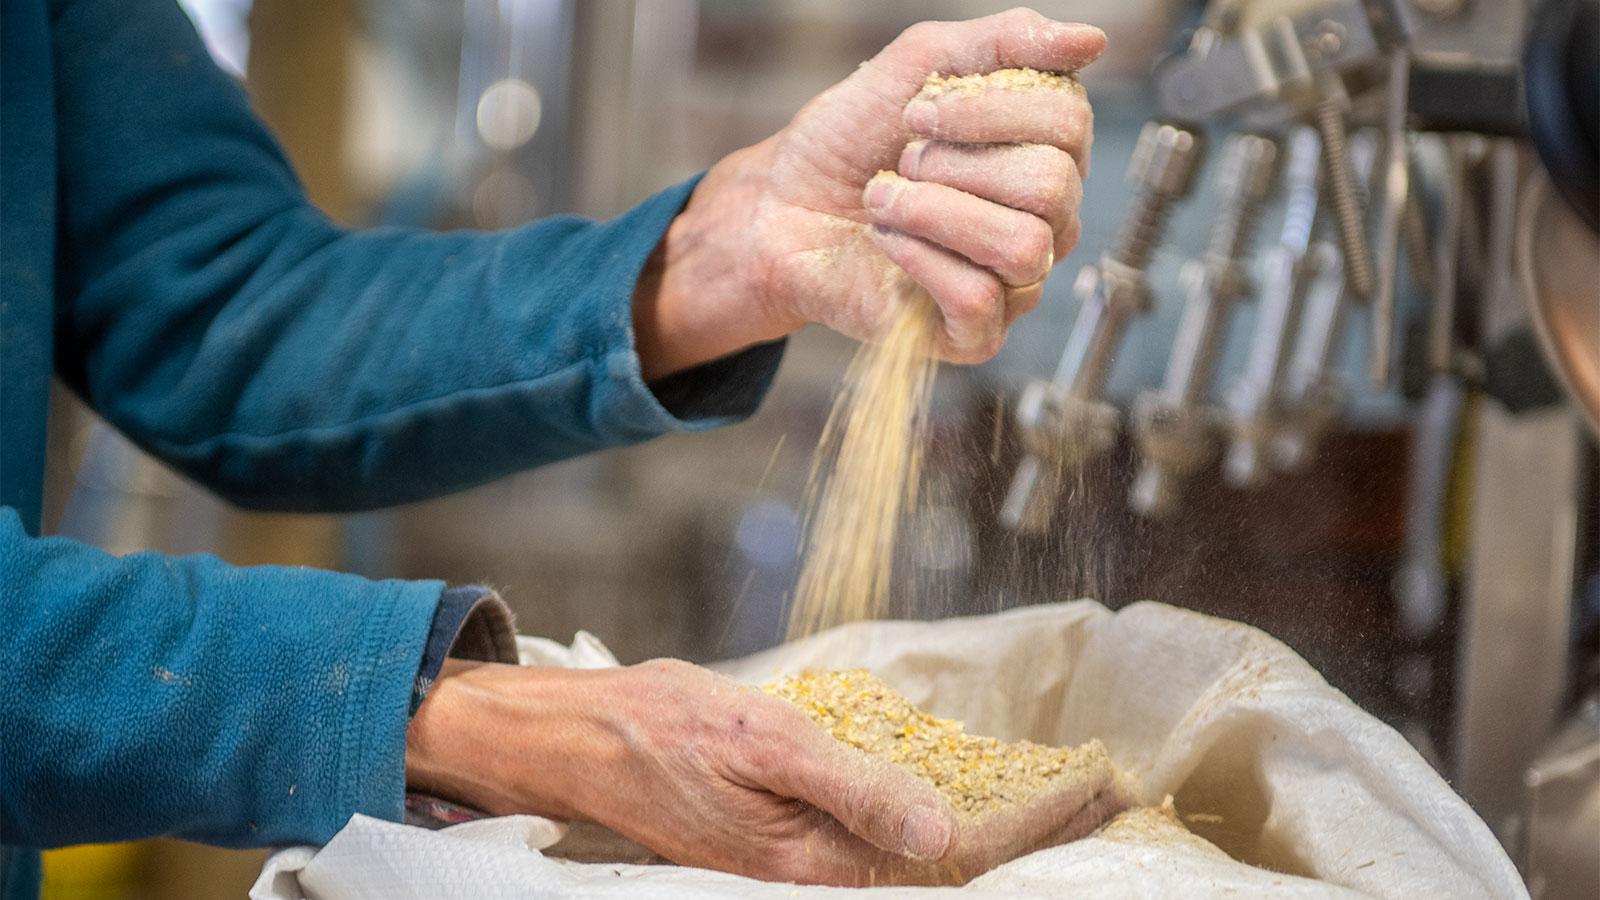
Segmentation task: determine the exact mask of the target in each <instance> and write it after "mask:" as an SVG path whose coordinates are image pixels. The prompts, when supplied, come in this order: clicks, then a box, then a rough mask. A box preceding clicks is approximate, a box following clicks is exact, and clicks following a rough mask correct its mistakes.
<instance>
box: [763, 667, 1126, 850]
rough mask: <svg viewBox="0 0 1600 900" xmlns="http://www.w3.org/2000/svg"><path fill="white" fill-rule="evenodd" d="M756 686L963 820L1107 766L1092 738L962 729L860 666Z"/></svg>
mask: <svg viewBox="0 0 1600 900" xmlns="http://www.w3.org/2000/svg"><path fill="white" fill-rule="evenodd" d="M763 690H765V691H766V692H768V693H770V694H773V695H775V696H778V697H781V698H783V699H784V700H787V701H789V702H790V703H792V704H794V705H795V706H797V707H799V708H800V710H801V711H802V712H804V713H805V714H806V715H807V716H809V717H810V718H811V719H812V720H813V721H815V722H816V723H817V724H818V725H820V726H822V729H823V730H824V731H827V732H828V733H829V734H831V735H833V736H834V737H835V738H836V739H838V740H840V741H843V742H844V743H846V744H849V745H850V746H852V747H855V748H856V749H858V750H861V751H863V752H865V753H867V754H868V755H870V756H874V757H877V758H879V759H886V760H888V761H890V762H892V763H895V764H897V765H900V766H902V767H904V768H905V769H907V770H909V771H910V772H911V773H912V774H913V775H916V776H917V777H918V778H921V779H922V780H924V781H926V782H928V783H929V784H931V785H933V787H934V788H935V789H936V790H938V791H939V793H941V794H943V795H944V797H945V798H946V799H948V800H949V801H950V805H951V806H953V807H955V809H956V812H957V813H958V814H959V815H960V816H961V817H962V818H965V819H980V818H983V817H985V816H987V815H990V814H992V813H995V812H999V811H1001V810H1004V809H1009V808H1013V807H1018V806H1025V805H1027V804H1028V803H1030V802H1031V801H1033V800H1036V799H1038V798H1040V797H1042V796H1045V795H1047V794H1050V793H1052V792H1053V791H1056V790H1062V789H1066V788H1068V787H1071V786H1072V785H1075V784H1078V783H1080V782H1081V781H1082V779H1083V778H1084V777H1085V775H1086V773H1090V772H1093V771H1096V770H1098V769H1102V768H1104V767H1106V766H1108V765H1109V762H1108V760H1107V759H1106V752H1105V748H1104V747H1102V746H1101V745H1100V742H1099V741H1091V742H1089V743H1088V744H1085V745H1084V746H1082V747H1078V748H1076V749H1067V748H1063V747H1047V746H1044V745H1043V744H1035V743H1033V742H1031V741H1017V742H1016V743H1007V742H1005V741H1001V740H999V739H997V738H992V737H980V736H978V735H972V734H967V732H966V730H965V727H964V726H963V725H962V723H961V722H958V721H956V720H954V719H940V718H935V717H934V716H931V715H929V714H928V713H925V712H923V711H922V710H920V709H918V708H917V707H915V706H913V705H912V703H911V701H909V700H907V699H906V698H905V697H904V696H903V695H902V694H900V693H899V692H898V691H896V690H894V689H893V688H891V687H889V686H888V685H887V684H885V683H884V682H883V680H882V679H880V678H878V677H877V676H876V675H873V674H872V673H871V672H868V671H867V670H865V669H852V670H848V671H839V672H815V671H811V672H806V673H804V674H802V675H798V676H796V677H793V678H789V679H786V680H784V681H782V682H779V683H776V684H769V685H766V686H765V687H764V688H763Z"/></svg>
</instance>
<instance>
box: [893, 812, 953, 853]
mask: <svg viewBox="0 0 1600 900" xmlns="http://www.w3.org/2000/svg"><path fill="white" fill-rule="evenodd" d="M950 835H951V827H950V817H949V816H947V815H944V814H943V813H942V812H940V811H939V810H935V809H931V808H929V807H926V806H913V807H911V809H910V810H909V811H908V812H907V813H906V817H905V818H904V819H903V820H901V822H900V840H901V841H902V842H903V843H904V844H905V848H906V853H908V854H910V855H911V856H914V857H916V858H918V859H938V858H939V857H941V856H944V853H945V851H946V850H948V849H950Z"/></svg>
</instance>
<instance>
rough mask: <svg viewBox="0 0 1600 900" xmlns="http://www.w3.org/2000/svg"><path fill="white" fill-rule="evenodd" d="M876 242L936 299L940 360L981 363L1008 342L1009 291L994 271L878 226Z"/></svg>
mask: <svg viewBox="0 0 1600 900" xmlns="http://www.w3.org/2000/svg"><path fill="white" fill-rule="evenodd" d="M872 240H873V242H874V243H876V244H877V245H878V249H879V250H881V251H883V255H884V256H887V257H889V259H890V261H891V262H893V263H894V264H895V265H897V266H899V267H900V268H901V269H904V270H905V273H906V274H907V275H910V276H911V277H912V279H914V280H915V281H916V282H917V283H918V284H920V285H922V286H923V287H924V288H926V289H927V291H928V293H929V294H931V295H932V296H933V302H934V303H936V304H937V305H938V307H939V317H940V320H941V322H940V328H941V334H940V336H939V347H938V350H939V355H940V356H941V357H942V358H944V359H947V360H949V361H950V362H954V363H980V362H983V361H984V360H987V359H989V358H990V357H992V356H994V355H995V354H996V353H999V352H1000V347H1001V346H1002V345H1004V343H1005V337H1006V328H1005V314H1006V313H1005V310H1006V303H1005V295H1006V289H1005V286H1004V285H1002V284H1001V283H1000V279H999V277H998V276H996V275H995V274H994V273H993V272H990V271H989V270H987V269H984V268H980V267H978V266H976V265H974V264H973V263H972V261H971V260H969V259H966V258H965V257H962V256H959V255H957V254H955V253H952V252H951V251H949V250H946V249H945V248H943V247H940V246H939V245H938V244H934V243H932V242H930V241H926V240H923V239H922V238H919V237H913V236H912V235H909V234H905V233H904V232H900V231H895V230H893V229H891V228H886V227H883V226H878V227H876V228H874V229H873V230H872Z"/></svg>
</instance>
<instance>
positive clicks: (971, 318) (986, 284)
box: [943, 278, 1002, 328]
mask: <svg viewBox="0 0 1600 900" xmlns="http://www.w3.org/2000/svg"><path fill="white" fill-rule="evenodd" d="M1001 290H1002V289H1001V287H1000V282H999V280H998V279H994V278H982V279H979V278H972V279H966V280H964V281H963V282H962V283H961V284H959V285H956V286H955V287H954V288H952V289H951V290H950V292H949V294H948V295H947V296H946V297H945V301H944V304H943V305H944V314H945V315H946V316H947V317H949V318H950V319H952V320H954V321H956V322H959V323H961V324H962V325H963V326H965V327H967V328H974V327H978V326H979V325H980V324H981V323H982V322H983V320H984V319H986V318H988V316H989V313H990V311H991V310H993V309H994V308H995V307H996V306H998V305H999V303H1000V302H1001V300H1002V296H1001Z"/></svg>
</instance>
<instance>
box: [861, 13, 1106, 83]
mask: <svg viewBox="0 0 1600 900" xmlns="http://www.w3.org/2000/svg"><path fill="white" fill-rule="evenodd" d="M1105 46H1106V35H1105V32H1103V31H1101V30H1100V29H1098V28H1095V27H1094V26H1092V25H1078V24H1072V23H1067V22H1057V21H1054V20H1051V19H1047V18H1045V17H1044V16H1042V15H1040V14H1039V13H1037V12H1034V11H1033V10H1031V9H1021V8H1019V9H1013V10H1010V11H1008V12H1002V13H996V14H994V15H992V16H985V17H983V18H981V19H970V20H967V21H964V22H923V23H921V24H918V25H913V26H912V27H911V28H909V29H907V30H906V31H905V32H904V33H903V34H901V35H900V37H899V38H897V39H896V40H895V41H894V43H892V44H890V45H889V47H888V48H886V49H885V51H884V53H882V54H881V55H880V58H881V59H882V60H883V61H884V62H885V63H888V64H890V65H893V66H896V67H897V68H898V67H899V66H904V67H906V68H907V69H909V71H910V74H911V75H913V76H914V77H915V80H916V81H917V85H918V87H919V88H920V87H921V83H922V80H923V79H925V78H927V76H928V75H929V74H930V73H933V72H938V73H940V74H944V75H971V74H976V73H982V72H992V71H994V70H996V69H1014V68H1033V69H1039V70H1040V71H1044V72H1072V71H1077V70H1078V69H1081V68H1083V67H1084V66H1087V65H1088V64H1089V63H1092V62H1094V61H1095V59H1096V58H1098V57H1099V56H1100V54H1101V52H1102V51H1104V50H1105Z"/></svg>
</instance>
